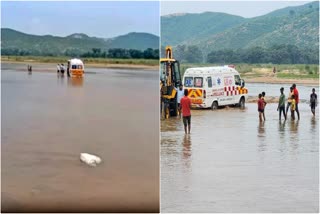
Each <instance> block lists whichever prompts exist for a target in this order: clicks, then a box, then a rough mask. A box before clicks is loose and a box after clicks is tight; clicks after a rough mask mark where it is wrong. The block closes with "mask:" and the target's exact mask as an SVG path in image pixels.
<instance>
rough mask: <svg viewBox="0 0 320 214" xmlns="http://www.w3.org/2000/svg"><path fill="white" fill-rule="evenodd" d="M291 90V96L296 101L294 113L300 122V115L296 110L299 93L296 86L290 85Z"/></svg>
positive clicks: (297, 109)
mask: <svg viewBox="0 0 320 214" xmlns="http://www.w3.org/2000/svg"><path fill="white" fill-rule="evenodd" d="M292 88H293V95H294V99H295V101H296V112H297V114H298V120H300V113H299V108H298V103H299V91H298V89H297V87H296V84H293V85H292Z"/></svg>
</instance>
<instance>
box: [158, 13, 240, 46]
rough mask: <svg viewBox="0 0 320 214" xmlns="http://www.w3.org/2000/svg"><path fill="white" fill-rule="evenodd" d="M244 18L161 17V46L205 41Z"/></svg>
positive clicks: (221, 15)
mask: <svg viewBox="0 0 320 214" xmlns="http://www.w3.org/2000/svg"><path fill="white" fill-rule="evenodd" d="M244 20H245V18H242V17H240V16H234V15H229V14H225V13H211V12H206V13H201V14H190V13H186V14H173V15H167V16H162V17H161V44H162V45H163V46H166V45H178V44H184V43H190V42H192V41H193V40H197V39H205V38H207V37H209V36H211V35H213V34H216V33H220V32H223V31H225V30H227V29H229V28H231V27H233V26H236V25H238V24H240V23H242V22H243V21H244Z"/></svg>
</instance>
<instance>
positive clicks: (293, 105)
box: [258, 84, 318, 121]
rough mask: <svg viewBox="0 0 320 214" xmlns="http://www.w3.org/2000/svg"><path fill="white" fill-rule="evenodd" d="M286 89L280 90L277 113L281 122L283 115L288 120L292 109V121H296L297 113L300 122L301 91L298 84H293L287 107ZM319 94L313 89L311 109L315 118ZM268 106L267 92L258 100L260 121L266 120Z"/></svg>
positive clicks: (260, 95)
mask: <svg viewBox="0 0 320 214" xmlns="http://www.w3.org/2000/svg"><path fill="white" fill-rule="evenodd" d="M283 92H284V88H283V87H281V88H280V97H279V102H278V107H277V111H279V120H281V114H283V116H284V119H285V120H287V117H288V110H289V108H290V112H291V119H292V120H295V112H296V113H297V116H298V120H300V112H299V91H298V89H297V86H296V84H293V85H292V86H291V87H290V92H289V95H288V98H287V106H286V97H285V95H284V93H283ZM317 103H318V101H317V94H316V93H315V89H314V88H313V89H312V93H311V94H310V107H311V112H312V114H313V116H315V108H316V106H317ZM266 105H267V102H266V101H265V92H262V93H261V94H259V99H258V112H259V120H260V121H263V120H266V118H265V114H264V110H265V107H266Z"/></svg>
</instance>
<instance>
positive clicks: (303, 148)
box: [161, 84, 319, 213]
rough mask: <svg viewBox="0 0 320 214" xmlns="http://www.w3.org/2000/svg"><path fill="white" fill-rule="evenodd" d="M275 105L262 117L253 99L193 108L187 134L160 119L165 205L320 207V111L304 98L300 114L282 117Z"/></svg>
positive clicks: (182, 208) (177, 208)
mask: <svg viewBox="0 0 320 214" xmlns="http://www.w3.org/2000/svg"><path fill="white" fill-rule="evenodd" d="M248 85H249V84H248ZM249 86H250V85H249ZM249 86H248V87H249ZM254 86H256V88H257V89H256V91H257V92H259V91H262V90H265V91H266V92H267V94H272V93H269V92H270V91H274V94H276V93H277V92H278V88H279V86H277V85H268V86H267V89H260V90H259V89H258V85H256V84H254ZM269 89H270V90H269ZM250 90H251V91H254V90H255V89H253V88H251V87H249V91H250ZM317 92H318V90H317ZM300 93H301V92H300ZM306 93H309V88H308V89H307V90H306ZM302 96H304V95H303V94H302ZM276 108H277V105H276V104H268V105H267V106H266V121H265V122H262V123H260V122H259V119H258V112H257V106H256V104H254V103H252V104H247V105H246V108H245V109H244V110H240V109H239V108H234V107H232V108H231V107H230V108H222V109H219V110H217V111H211V110H192V118H191V124H192V126H191V134H190V135H185V134H184V129H183V124H182V121H181V119H179V118H170V119H168V120H163V121H161V211H162V212H207V213H209V212H257V213H261V212H319V159H318V157H319V118H318V116H317V117H313V116H312V114H311V112H310V108H309V106H308V105H307V104H306V103H302V104H301V105H299V109H300V114H301V120H300V121H297V120H296V121H291V119H289V120H288V121H286V122H284V121H283V120H282V122H279V120H278V112H277V111H276ZM317 114H318V115H319V111H318V109H317Z"/></svg>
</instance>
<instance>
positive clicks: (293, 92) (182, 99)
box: [177, 84, 318, 134]
mask: <svg viewBox="0 0 320 214" xmlns="http://www.w3.org/2000/svg"><path fill="white" fill-rule="evenodd" d="M280 93H281V94H280V97H279V103H278V107H277V111H279V120H281V114H283V116H284V119H285V120H287V115H288V110H289V108H290V112H291V118H292V120H295V112H296V113H297V116H298V120H300V112H299V91H298V89H297V86H296V84H293V85H292V86H291V87H290V92H289V95H288V99H287V106H286V97H285V95H284V88H283V87H281V88H280ZM265 95H266V93H265V92H262V93H261V94H259V99H258V112H259V120H260V121H265V120H266V117H265V112H264V110H265V107H266V105H267V102H266V100H265ZM177 103H178V110H179V115H180V116H181V113H182V116H183V124H184V131H185V133H186V134H187V133H189V134H190V130H191V111H190V109H191V99H190V98H189V97H188V89H184V90H183V86H182V85H181V84H180V85H179V89H178V90H177ZM317 103H318V100H317V94H316V93H315V89H314V88H313V89H312V93H311V94H310V107H311V112H312V114H313V115H314V116H315V108H316V106H317Z"/></svg>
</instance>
